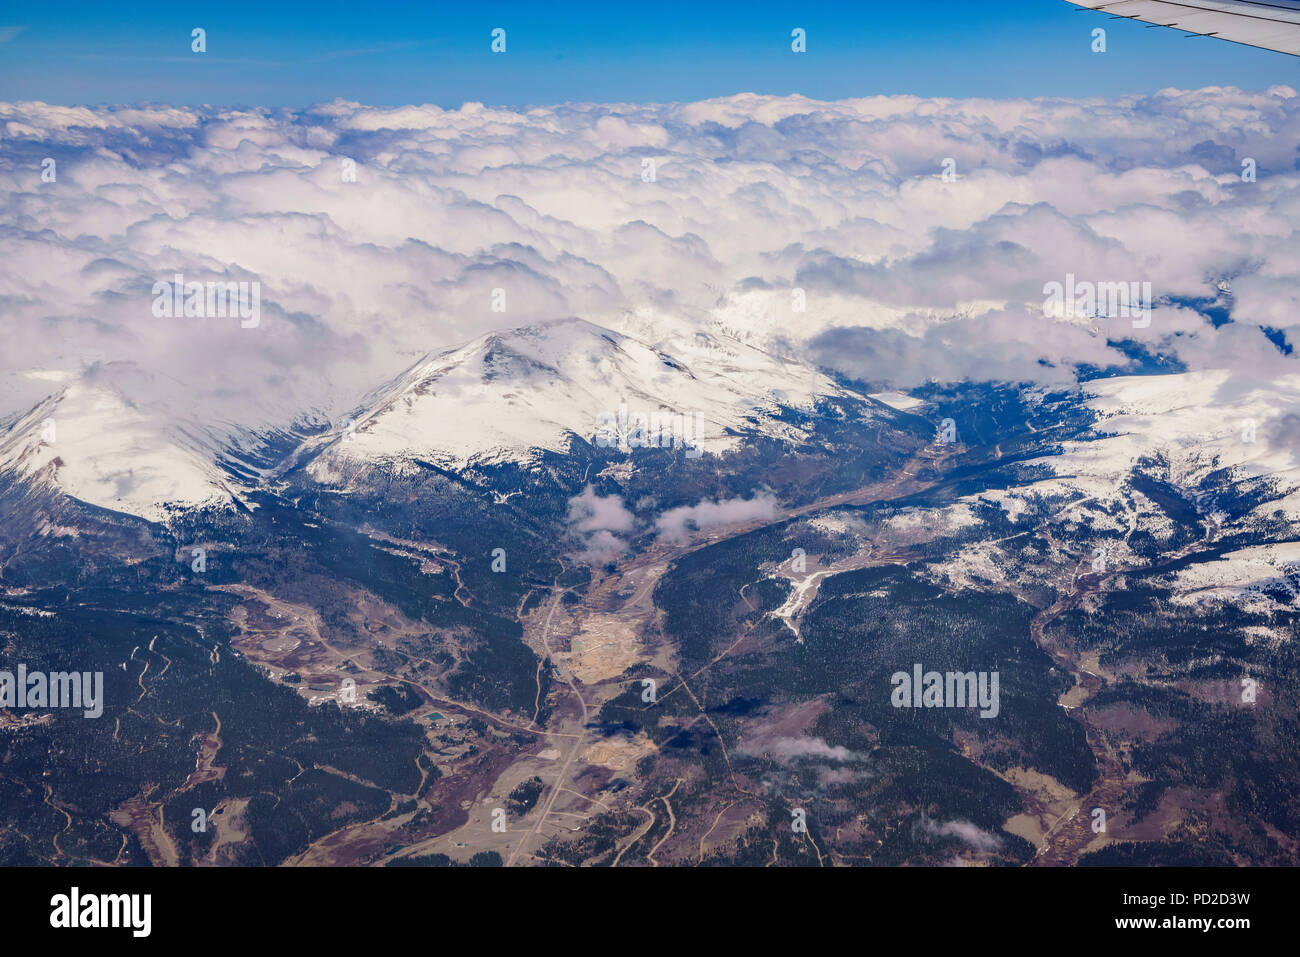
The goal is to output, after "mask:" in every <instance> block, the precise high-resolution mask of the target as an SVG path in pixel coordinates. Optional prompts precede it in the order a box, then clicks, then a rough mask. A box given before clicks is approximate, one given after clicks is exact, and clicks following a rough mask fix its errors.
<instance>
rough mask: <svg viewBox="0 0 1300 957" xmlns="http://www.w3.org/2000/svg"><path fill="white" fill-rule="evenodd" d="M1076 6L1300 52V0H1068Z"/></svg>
mask: <svg viewBox="0 0 1300 957" xmlns="http://www.w3.org/2000/svg"><path fill="white" fill-rule="evenodd" d="M1066 2H1067V3H1072V4H1074V5H1075V6H1076V7H1084V8H1087V9H1089V10H1097V11H1099V12H1101V13H1109V14H1110V15H1111V16H1115V17H1124V18H1126V19H1129V20H1141V21H1143V22H1144V23H1151V24H1156V25H1158V26H1162V27H1175V28H1177V29H1179V30H1185V31H1187V32H1188V33H1196V34H1200V35H1201V36H1206V37H1218V38H1219V39H1220V40H1231V41H1232V42H1233V43H1244V44H1246V45H1247V46H1252V47H1260V48H1262V49H1265V50H1276V51H1278V52H1279V53H1290V54H1291V55H1292V56H1300V0H1109V2H1106V0H1066Z"/></svg>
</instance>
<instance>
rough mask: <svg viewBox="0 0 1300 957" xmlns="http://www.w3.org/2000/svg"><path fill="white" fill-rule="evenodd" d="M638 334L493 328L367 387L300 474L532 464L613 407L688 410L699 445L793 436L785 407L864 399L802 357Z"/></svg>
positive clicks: (553, 326)
mask: <svg viewBox="0 0 1300 957" xmlns="http://www.w3.org/2000/svg"><path fill="white" fill-rule="evenodd" d="M663 331H664V330H662V328H661V329H660V330H659V332H660V338H658V339H655V340H649V339H642V338H637V337H634V336H631V335H627V334H625V333H622V332H616V331H614V330H612V329H608V328H604V327H601V326H597V325H594V324H592V323H590V322H586V321H584V320H581V319H568V320H560V321H556V322H550V323H545V324H541V325H537V326H530V327H525V328H520V329H515V330H512V331H509V332H496V333H491V334H489V335H486V336H483V337H481V338H479V339H476V340H474V341H473V342H471V343H469V344H468V345H465V346H463V347H461V348H458V349H453V350H450V351H446V352H441V353H438V354H435V355H431V356H429V357H427V358H425V359H423V360H422V361H420V362H418V363H417V364H416V365H415V366H413V367H412V368H411V369H410V370H408V371H407V372H406V373H404V374H403V375H401V376H399V377H398V378H397V379H396V380H395V381H394V382H392V383H390V384H389V385H387V386H385V387H384V388H383V389H380V390H378V391H377V392H376V393H374V394H373V395H372V396H371V397H370V398H369V399H368V400H367V401H366V402H365V403H364V404H363V407H362V409H361V410H360V411H359V412H358V413H357V414H356V415H355V417H354V418H353V420H352V421H351V422H349V423H347V424H346V426H345V427H344V428H342V429H340V430H338V431H337V432H336V433H334V434H333V435H331V436H329V437H327V438H325V439H323V440H322V441H321V442H319V443H316V445H315V447H314V448H313V450H312V451H313V452H314V453H315V458H314V460H313V461H312V463H311V464H310V466H309V467H308V471H309V472H310V473H311V474H312V475H313V476H314V477H315V478H317V479H318V480H320V481H326V482H329V481H335V480H337V479H338V478H339V477H340V476H341V475H342V474H343V473H344V472H346V471H347V470H348V467H349V466H354V465H357V464H361V463H364V464H370V465H399V466H400V463H402V462H404V461H408V460H410V459H414V458H418V459H422V460H427V461H431V462H434V463H436V464H438V465H440V466H442V467H446V468H452V469H460V468H465V467H466V466H468V465H471V464H474V465H484V464H493V463H500V462H528V461H530V460H531V459H533V458H534V457H535V455H536V453H537V452H538V451H539V450H550V451H552V452H558V453H563V452H566V451H568V449H569V445H570V442H571V441H572V440H573V438H574V437H577V438H579V439H583V440H585V441H588V442H591V441H592V440H593V438H594V437H595V436H596V433H597V432H598V429H599V423H600V421H601V417H602V416H605V417H607V418H613V417H616V416H618V415H619V413H620V410H626V411H627V412H629V413H630V414H633V415H636V414H644V415H647V416H649V415H659V414H660V413H661V412H665V413H670V414H673V415H685V416H688V417H691V420H692V422H698V423H699V424H700V428H699V430H698V432H697V434H696V435H695V437H694V438H693V440H692V442H693V444H694V445H695V446H697V447H698V448H700V449H702V450H703V451H705V452H712V453H718V452H725V451H727V450H729V449H732V448H735V447H736V445H738V444H739V442H740V441H741V436H742V435H743V434H746V433H762V434H765V435H769V436H774V437H778V438H781V439H785V440H788V441H791V442H797V441H799V440H800V439H802V438H805V437H806V433H805V432H804V431H803V430H802V429H800V428H798V427H796V426H794V425H791V424H790V423H789V422H785V421H781V420H780V419H779V416H780V415H781V414H782V413H783V412H784V411H788V410H791V409H798V410H803V411H809V412H810V411H812V410H813V409H814V408H815V406H816V405H817V403H818V402H819V400H823V399H827V398H830V399H832V400H833V399H835V398H841V399H848V398H852V399H854V400H856V401H858V402H862V401H864V399H863V397H862V396H858V395H856V394H855V393H851V392H849V391H847V390H845V389H842V388H841V387H839V386H838V385H836V384H835V383H834V382H833V381H832V380H831V379H830V378H828V377H827V376H825V375H823V374H822V373H820V372H818V371H816V370H815V369H813V368H811V367H810V366H807V365H805V364H802V363H799V362H795V361H787V360H783V359H779V358H776V357H774V356H772V355H770V354H768V353H766V352H763V351H761V350H759V349H757V348H754V347H752V346H748V345H745V344H744V343H741V342H739V341H738V340H736V339H733V338H731V337H729V336H726V335H725V334H721V333H714V332H710V331H689V332H687V331H684V330H679V329H670V330H668V335H666V336H664V335H663Z"/></svg>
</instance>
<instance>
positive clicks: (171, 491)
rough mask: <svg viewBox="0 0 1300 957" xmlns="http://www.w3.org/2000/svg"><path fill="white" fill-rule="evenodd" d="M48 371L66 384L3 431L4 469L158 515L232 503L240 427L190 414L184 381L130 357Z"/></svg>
mask: <svg viewBox="0 0 1300 957" xmlns="http://www.w3.org/2000/svg"><path fill="white" fill-rule="evenodd" d="M44 378H52V379H53V381H59V382H61V387H60V388H58V389H57V391H55V392H53V393H52V394H50V395H49V396H47V397H46V398H45V399H44V400H43V401H42V402H40V403H39V404H37V405H36V406H35V407H34V408H33V409H31V410H30V411H29V412H28V413H27V414H26V415H24V416H22V417H20V418H19V419H17V420H16V421H15V422H13V424H12V425H11V426H10V428H9V429H8V430H7V431H6V432H5V433H3V434H2V435H0V473H9V474H10V475H11V476H14V477H17V478H21V479H26V480H28V481H32V482H35V483H37V484H38V485H41V486H44V487H46V488H49V489H50V490H52V491H57V492H61V493H63V494H65V495H69V496H71V497H73V498H76V499H79V500H81V501H83V502H86V503H89V504H91V505H98V506H101V507H103V508H108V509H112V510H114V511H118V512H125V513H127V514H131V515H138V516H140V517H143V518H147V519H149V520H151V521H162V520H165V519H166V518H167V516H168V514H169V513H170V512H171V510H173V509H186V508H195V507H200V506H210V505H218V506H226V505H230V504H231V503H233V502H234V500H235V497H236V490H235V489H233V488H232V486H231V484H230V481H229V479H228V477H227V474H226V472H225V470H223V469H222V468H221V467H220V466H219V465H218V462H219V461H220V460H221V459H222V458H227V459H228V456H225V455H223V449H227V448H229V447H230V446H231V445H232V443H233V442H234V439H233V435H234V433H235V431H236V430H235V429H234V427H233V426H231V425H229V424H226V425H225V426H224V427H222V428H214V427H212V426H211V425H209V424H207V423H203V422H201V420H200V418H199V417H197V416H194V415H193V414H186V412H185V411H184V409H185V406H184V403H183V401H182V397H183V395H184V393H185V387H184V384H183V383H180V382H177V381H175V380H172V379H169V378H168V377H166V376H159V375H156V374H152V373H148V372H145V371H143V370H141V369H140V368H138V367H136V366H134V365H132V364H130V363H114V364H112V365H109V366H95V367H93V368H91V369H89V370H87V371H85V372H84V373H82V374H80V375H69V374H63V375H59V376H44Z"/></svg>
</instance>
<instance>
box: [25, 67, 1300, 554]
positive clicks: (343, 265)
mask: <svg viewBox="0 0 1300 957" xmlns="http://www.w3.org/2000/svg"><path fill="white" fill-rule="evenodd" d="M0 135H3V136H4V139H5V150H4V153H3V156H0V256H3V257H4V259H5V262H6V269H5V271H4V274H3V276H0V305H2V306H3V309H4V316H5V332H6V346H7V348H6V349H5V350H4V351H3V354H0V381H2V382H3V384H2V385H0V418H4V417H7V416H12V415H14V414H17V413H20V412H22V411H25V410H26V409H27V408H29V407H30V406H31V405H32V404H33V403H34V402H35V401H36V400H37V399H39V398H41V397H42V394H40V393H39V391H38V390H39V383H40V381H41V380H36V379H33V378H31V377H30V376H28V375H27V373H29V372H31V371H52V370H63V371H68V372H71V373H73V374H78V373H80V372H81V371H82V370H84V369H86V368H88V367H90V366H92V365H93V364H94V363H114V362H130V363H134V364H136V365H138V366H140V367H142V368H143V369H146V370H148V371H149V372H150V373H152V374H154V375H155V376H156V375H158V374H164V375H166V376H169V377H171V378H172V379H174V380H175V381H177V382H178V383H180V384H181V385H182V386H183V388H181V389H179V390H178V391H177V395H176V396H175V398H174V400H169V401H175V402H176V403H179V404H180V405H181V406H184V407H185V408H184V411H185V412H186V414H188V415H190V416H191V417H194V418H196V419H201V420H202V421H204V422H207V423H210V427H211V428H213V429H216V430H217V431H221V430H222V429H228V430H234V429H236V428H237V427H240V426H242V427H245V428H247V427H251V428H254V429H259V430H265V429H270V428H275V427H283V426H285V425H287V424H289V422H290V421H291V420H293V419H294V418H296V417H301V416H306V417H308V418H312V417H315V418H333V419H335V420H337V419H338V418H339V417H341V415H342V414H344V413H345V412H346V411H348V410H349V409H350V408H352V407H353V405H354V404H355V403H356V402H357V401H358V400H359V399H360V397H361V396H362V395H364V394H365V393H366V392H367V391H369V390H370V389H372V388H374V387H375V386H376V385H377V384H378V383H381V382H383V381H385V380H386V379H388V378H389V377H391V376H393V375H395V374H396V373H398V372H399V371H401V370H402V369H404V368H405V367H406V366H408V365H410V364H411V363H412V362H413V361H414V360H415V359H416V358H418V357H419V356H420V355H421V354H423V353H425V352H428V351H432V350H435V349H439V348H444V347H447V346H450V345H454V344H456V343H458V342H461V341H465V340H467V339H470V338H472V337H473V336H475V335H478V334H480V333H482V332H484V331H486V330H487V329H489V328H500V327H516V326H519V325H523V324H526V323H529V322H532V321H536V320H543V319H553V318H562V317H567V316H581V317H583V318H586V319H589V320H591V321H593V322H595V323H598V324H601V325H609V326H613V327H619V326H621V325H625V324H626V323H628V322H632V321H635V322H636V323H638V324H642V325H643V324H644V323H645V322H646V321H647V317H648V318H649V319H650V320H651V321H652V320H653V319H654V317H655V316H660V317H664V318H665V319H671V320H672V321H673V322H677V323H680V322H682V321H686V322H690V323H695V324H696V325H698V326H700V327H701V328H707V327H709V326H713V325H719V326H723V327H726V328H728V329H730V330H732V331H733V332H736V333H738V334H740V335H742V336H744V337H746V338H748V339H749V340H750V341H752V342H753V343H755V344H758V345H766V346H776V345H779V346H780V347H781V348H782V349H784V350H787V351H789V352H790V353H792V354H794V355H801V356H803V357H805V358H810V359H813V360H817V361H821V362H825V363H827V364H830V365H832V366H834V367H836V368H838V369H839V370H841V371H843V372H846V373H849V374H853V375H858V376H863V377H866V378H868V379H871V380H874V381H878V382H881V383H888V384H889V385H890V386H892V387H899V388H906V387H908V386H911V385H916V384H918V383H921V382H924V381H926V380H927V379H929V378H939V379H949V378H954V379H960V378H1008V379H1020V378H1024V379H1039V380H1044V381H1051V382H1061V381H1067V380H1069V379H1070V378H1071V376H1072V366H1073V365H1074V364H1076V363H1080V362H1086V363H1091V364H1098V365H1104V364H1108V363H1122V362H1124V361H1126V359H1125V357H1124V356H1123V354H1122V353H1121V352H1120V351H1119V350H1117V349H1116V348H1114V347H1113V346H1112V345H1110V344H1108V342H1107V335H1108V333H1111V334H1114V333H1119V334H1122V335H1123V336H1126V337H1131V338H1133V339H1136V340H1137V341H1139V342H1140V343H1142V344H1143V346H1144V347H1146V348H1148V349H1150V350H1151V351H1158V352H1161V353H1163V354H1165V355H1172V356H1176V357H1178V358H1179V359H1180V360H1181V361H1183V362H1184V363H1186V364H1187V365H1188V366H1189V367H1191V368H1194V369H1209V368H1228V369H1235V370H1241V371H1243V372H1247V373H1249V374H1252V375H1270V374H1272V373H1273V372H1274V371H1276V370H1277V369H1279V368H1281V367H1282V365H1283V364H1285V365H1286V366H1290V364H1291V363H1292V362H1293V361H1294V360H1293V359H1291V358H1284V357H1283V356H1282V355H1281V354H1280V353H1279V352H1278V350H1277V349H1276V348H1275V347H1274V346H1273V345H1272V344H1271V343H1269V342H1268V341H1267V340H1266V339H1265V338H1264V336H1263V335H1262V334H1261V333H1260V331H1259V330H1258V328H1257V326H1259V325H1266V326H1270V327H1274V328H1279V329H1283V330H1290V337H1291V339H1292V340H1293V341H1294V340H1295V338H1296V328H1297V326H1298V325H1300V320H1298V319H1297V316H1300V242H1298V241H1297V236H1296V230H1297V224H1298V223H1300V173H1298V172H1297V170H1296V163H1297V152H1296V143H1297V142H1298V141H1300V97H1298V96H1297V95H1296V93H1295V91H1294V90H1291V89H1289V88H1284V87H1278V88H1274V89H1271V90H1268V91H1265V92H1244V91H1240V90H1235V89H1222V88H1211V89H1206V90H1200V91H1190V92H1188V91H1177V90H1166V91H1161V92H1160V93H1158V94H1155V95H1150V96H1133V97H1125V98H1121V99H1117V100H1100V99H1087V100H1046V99H1042V100H1032V101H1024V100H1012V101H992V100H927V99H921V98H916V97H869V98H863V99H857V100H845V101H839V102H833V103H825V102H818V101H814V100H809V99H806V98H803V97H797V96H794V97H760V96H754V95H741V96H736V97H729V98H726V99H720V100H711V101H706V102H701V103H690V104H669V105H628V104H623V105H600V106H598V105H589V104H570V105H562V106H556V107H551V108H537V109H531V110H527V111H513V110H504V109H493V108H487V107H484V106H482V105H480V104H467V105H466V106H465V107H463V108H461V109H459V110H443V109H440V108H437V107H433V106H406V107H398V108H391V109H390V108H377V107H367V106H363V105H360V104H356V103H348V102H343V101H336V102H334V103H331V104H324V105H321V106H317V107H314V108H312V109H309V110H306V111H302V112H292V111H286V110H278V109H277V110H271V109H266V110H228V109H214V108H189V107H167V106H138V107H118V108H111V107H110V108H85V107H58V106H48V105H44V104H39V103H17V104H0ZM947 157H951V158H953V159H954V160H955V161H956V167H957V173H958V177H959V178H958V180H957V181H956V182H951V183H945V182H943V180H942V179H941V178H940V175H939V174H940V171H941V164H942V161H943V160H944V159H945V158H947ZM45 158H51V159H53V160H55V162H56V163H57V179H56V181H55V182H42V178H41V169H42V161H43V160H44V159H45ZM647 158H648V159H653V160H654V161H655V169H656V175H655V179H654V182H646V181H644V180H643V178H642V172H643V163H642V161H643V160H644V159H647ZM1248 158H1249V159H1253V160H1254V161H1255V163H1256V164H1257V166H1258V170H1259V176H1258V181H1257V182H1254V183H1245V182H1242V180H1241V177H1240V170H1241V163H1242V161H1243V160H1245V159H1248ZM345 160H351V161H354V162H355V164H356V181H355V182H347V181H345V178H344V175H343V171H344V169H345ZM178 271H179V272H184V273H185V274H186V276H187V277H190V278H193V279H199V280H203V279H213V278H226V277H230V278H235V277H238V278H248V279H257V280H260V281H261V283H262V303H263V320H262V322H261V324H260V326H259V327H258V328H257V329H256V330H241V329H239V328H238V326H237V325H236V324H224V325H223V324H219V323H212V322H192V321H191V322H186V321H182V320H173V321H170V322H159V321H157V320H154V319H152V317H151V316H150V314H149V300H150V296H149V290H150V287H151V285H152V283H153V282H155V281H157V280H159V279H168V278H170V276H171V274H172V273H174V272H178ZM1068 272H1072V273H1075V274H1076V275H1078V276H1079V277H1081V278H1089V279H1095V280H1098V281H1121V280H1140V281H1149V282H1151V284H1152V287H1153V290H1154V292H1155V295H1156V296H1158V297H1176V298H1179V299H1184V300H1190V299H1194V298H1208V297H1211V296H1213V295H1214V294H1215V289H1214V284H1215V283H1216V282H1217V281H1218V280H1220V279H1223V278H1227V279H1230V281H1231V284H1232V295H1233V299H1232V302H1231V307H1232V315H1233V318H1234V320H1235V322H1234V323H1233V324H1229V325H1227V326H1224V327H1222V328H1219V329H1217V330H1216V329H1215V328H1213V327H1212V326H1211V325H1210V324H1209V323H1208V322H1207V321H1206V320H1205V319H1204V317H1203V316H1202V315H1200V314H1198V313H1196V312H1194V311H1192V310H1189V309H1182V310H1179V309H1175V308H1172V307H1166V308H1161V309H1158V310H1157V313H1156V316H1155V317H1154V321H1153V322H1152V324H1151V326H1150V328H1148V329H1142V330H1134V329H1131V328H1127V327H1125V326H1124V325H1122V324H1117V323H1115V322H1112V323H1111V324H1110V325H1107V324H1106V323H1101V322H1098V323H1088V322H1078V321H1075V322H1066V321H1052V320H1049V319H1046V318H1044V317H1043V316H1042V314H1041V304H1042V298H1043V296H1042V286H1043V284H1044V283H1045V282H1048V281H1052V280H1061V279H1063V278H1064V276H1065V274H1066V273H1068ZM796 286H798V287H800V288H803V289H804V290H805V292H806V295H807V311H806V312H805V313H799V314H796V313H794V312H793V311H792V308H791V303H792V298H791V297H792V289H793V288H794V287H796ZM495 288H504V289H506V290H507V292H508V296H509V299H508V302H509V306H508V311H507V312H506V313H505V314H501V313H494V312H493V311H492V310H491V295H492V290H493V289H495ZM142 378H143V379H147V378H148V377H147V376H146V377H142ZM607 531H609V530H607Z"/></svg>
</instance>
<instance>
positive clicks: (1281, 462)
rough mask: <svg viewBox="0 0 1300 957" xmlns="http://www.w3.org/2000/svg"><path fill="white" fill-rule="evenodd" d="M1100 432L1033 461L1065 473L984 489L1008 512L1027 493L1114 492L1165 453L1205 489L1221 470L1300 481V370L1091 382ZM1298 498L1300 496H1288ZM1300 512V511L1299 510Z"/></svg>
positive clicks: (1172, 471) (1171, 466)
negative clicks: (1262, 375)
mask: <svg viewBox="0 0 1300 957" xmlns="http://www.w3.org/2000/svg"><path fill="white" fill-rule="evenodd" d="M1084 389H1085V390H1086V391H1087V392H1088V393H1090V395H1089V397H1088V398H1087V400H1086V402H1087V405H1088V406H1089V407H1090V408H1092V409H1093V410H1094V411H1095V412H1097V413H1098V416H1099V421H1098V422H1097V425H1096V431H1097V432H1098V433H1099V435H1098V436H1097V437H1095V438H1092V439H1089V440H1085V441H1072V442H1066V443H1064V446H1063V452H1064V454H1063V455H1060V456H1051V457H1047V458H1043V459H1038V460H1036V461H1035V463H1034V464H1036V465H1043V466H1046V467H1047V468H1049V469H1051V470H1052V472H1053V473H1055V475H1056V476H1057V478H1054V479H1048V480H1045V481H1043V482H1038V483H1034V484H1033V485H1031V486H1026V487H1024V488H1020V489H1013V490H1010V491H1007V492H992V493H985V494H984V495H983V496H982V497H983V498H985V499H988V500H997V499H1001V500H1003V504H1004V506H1005V507H1007V508H1008V510H1009V511H1011V512H1015V511H1017V510H1018V503H1017V502H1016V501H1015V500H1016V499H1019V498H1023V496H1024V495H1025V494H1026V492H1027V491H1032V492H1033V493H1036V494H1051V495H1065V496H1068V497H1071V498H1076V499H1078V500H1079V501H1080V502H1083V501H1084V500H1086V499H1096V500H1098V501H1100V502H1103V503H1104V502H1105V501H1107V500H1109V499H1112V498H1114V497H1115V496H1116V495H1117V494H1118V492H1119V490H1120V488H1121V487H1122V486H1123V485H1124V483H1125V482H1126V480H1127V479H1128V477H1129V475H1130V473H1131V471H1132V469H1133V467H1134V466H1135V465H1136V464H1137V463H1138V461H1139V460H1140V459H1143V458H1148V459H1149V458H1151V457H1154V456H1161V457H1162V458H1163V459H1165V460H1166V461H1167V463H1168V474H1167V476H1166V479H1167V480H1168V481H1169V482H1171V483H1172V484H1173V485H1176V486H1179V487H1182V488H1196V487H1197V486H1198V485H1199V484H1200V483H1201V482H1202V480H1203V479H1204V478H1205V477H1206V476H1207V475H1209V474H1210V473H1211V472H1214V471H1215V470H1217V469H1228V470H1230V471H1231V474H1232V475H1234V476H1235V477H1236V478H1237V479H1238V480H1242V479H1246V478H1269V479H1272V480H1275V481H1277V482H1278V483H1279V485H1280V486H1281V487H1284V488H1288V487H1290V488H1294V487H1297V486H1300V420H1295V418H1294V417H1295V415H1296V413H1297V411H1300V375H1297V376H1278V377H1274V378H1272V379H1269V380H1267V381H1261V380H1259V379H1254V378H1249V379H1248V378H1244V377H1234V376H1232V375H1231V374H1230V373H1228V372H1225V371H1219V370H1215V371H1200V372H1184V373H1175V374H1169V375H1151V376H1122V377H1116V378H1110V379H1100V380H1096V381H1092V382H1089V383H1087V384H1086V385H1085V386H1084ZM1286 504H1288V505H1290V504H1300V503H1297V500H1296V499H1295V498H1292V499H1289V500H1288V501H1287V503H1286ZM1291 514H1292V515H1293V516H1296V517H1300V509H1296V510H1294V511H1292V512H1291Z"/></svg>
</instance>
